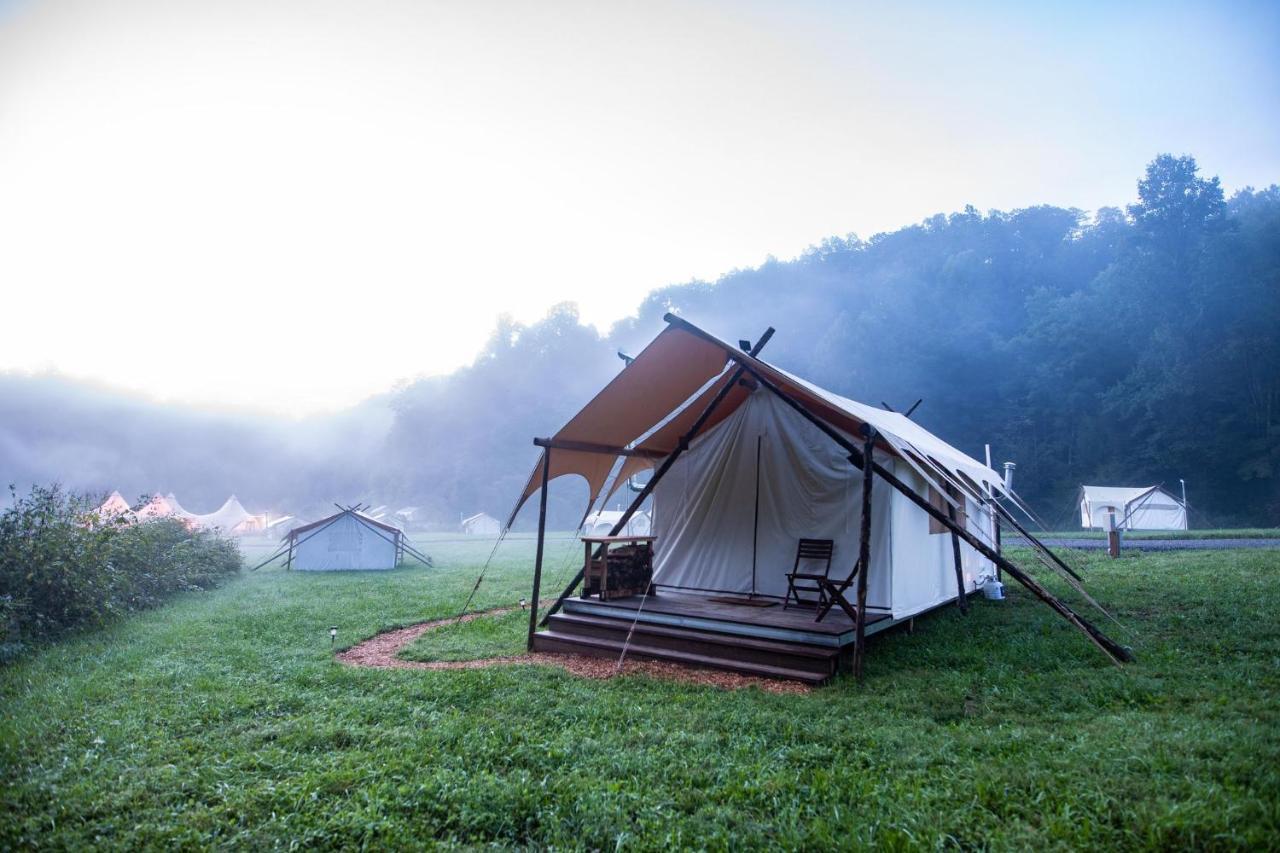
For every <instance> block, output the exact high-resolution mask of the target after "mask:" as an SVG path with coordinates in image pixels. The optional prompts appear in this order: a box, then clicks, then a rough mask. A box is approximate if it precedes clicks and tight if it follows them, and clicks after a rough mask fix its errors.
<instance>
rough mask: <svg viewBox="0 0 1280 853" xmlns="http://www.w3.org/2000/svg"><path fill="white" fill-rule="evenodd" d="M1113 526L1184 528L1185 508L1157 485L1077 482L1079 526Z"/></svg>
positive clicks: (1185, 524) (1122, 528)
mask: <svg viewBox="0 0 1280 853" xmlns="http://www.w3.org/2000/svg"><path fill="white" fill-rule="evenodd" d="M1112 514H1114V515H1115V520H1116V529H1117V530H1186V529H1187V508H1186V507H1185V506H1183V505H1182V502H1181V501H1179V500H1178V499H1177V498H1175V497H1174V496H1173V495H1171V494H1169V493H1168V492H1166V491H1165V490H1164V489H1162V488H1160V487H1159V486H1141V487H1138V488H1128V487H1125V486H1081V487H1080V526H1081V527H1086V528H1093V527H1096V528H1100V529H1102V530H1109V529H1110V528H1111V516H1112Z"/></svg>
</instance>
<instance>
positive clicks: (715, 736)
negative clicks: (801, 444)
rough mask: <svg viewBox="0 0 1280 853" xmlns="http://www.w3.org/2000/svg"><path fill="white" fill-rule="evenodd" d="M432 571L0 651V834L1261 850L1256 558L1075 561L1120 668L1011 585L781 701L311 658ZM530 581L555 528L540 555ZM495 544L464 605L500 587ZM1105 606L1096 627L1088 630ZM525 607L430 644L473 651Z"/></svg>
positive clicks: (482, 600)
mask: <svg viewBox="0 0 1280 853" xmlns="http://www.w3.org/2000/svg"><path fill="white" fill-rule="evenodd" d="M423 544H424V546H425V547H426V548H427V549H428V550H429V552H430V553H431V554H432V556H433V557H434V558H435V562H436V566H437V568H436V569H434V570H423V569H421V568H408V569H402V570H398V571H394V572H389V573H381V574H376V575H373V574H361V573H335V574H326V575H320V574H315V575H308V574H300V573H285V572H282V571H279V570H276V569H265V570H263V571H261V572H258V573H254V574H248V575H246V576H244V577H243V578H241V579H239V580H236V581H233V582H231V583H230V584H229V585H228V586H226V587H225V588H223V589H220V590H218V591H216V592H213V593H205V594H193V595H187V596H184V597H182V598H180V599H179V600H178V601H176V602H175V603H174V604H172V605H169V606H166V607H164V608H162V609H160V610H157V611H154V612H151V613H147V614H145V615H142V616H140V617H137V618H135V619H132V620H130V621H128V622H126V623H123V624H120V625H118V626H116V627H114V628H112V629H109V630H106V631H102V632H98V633H95V634H92V635H86V636H82V637H79V638H76V639H72V640H69V641H66V642H64V643H62V644H60V645H57V646H55V647H51V648H48V649H44V650H41V651H37V652H35V653H33V654H31V655H29V656H27V657H26V658H25V659H23V660H21V661H20V662H18V663H17V664H15V665H11V666H9V667H7V668H4V669H2V670H0V705H2V706H3V719H2V720H0V773H3V779H4V785H3V789H2V791H0V848H5V849H7V848H13V847H24V846H48V847H58V848H75V847H85V846H112V847H129V848H134V847H160V846H166V847H168V846H181V847H205V846H218V847H252V848H259V847H309V846H317V847H324V848H335V847H357V846H379V847H380V846H392V847H401V848H407V847H418V846H421V844H422V843H423V842H424V841H427V840H438V841H441V842H445V843H455V844H460V845H474V844H484V843H496V844H500V845H535V846H547V845H556V846H564V847H596V848H604V847H609V848H649V849H653V848H666V847H671V846H705V847H713V848H728V847H730V846H753V847H760V846H779V845H780V846H784V847H827V846H840V847H860V846H876V847H889V848H904V849H905V848H931V847H939V846H962V847H996V848H1004V849H1022V848H1026V847H1041V848H1043V847H1088V848H1094V849H1114V848H1146V849H1156V848H1162V849H1165V848H1170V847H1195V848H1219V849H1229V848H1242V847H1254V848H1263V847H1275V846H1276V844H1277V839H1278V838H1280V731H1278V726H1280V620H1277V618H1276V615H1275V614H1276V613H1277V612H1278V610H1280V551H1266V550H1264V551H1247V552H1246V551H1220V552H1180V553H1172V554H1140V555H1139V554H1135V555H1134V556H1131V557H1126V558H1124V559H1121V560H1117V561H1108V560H1106V559H1105V557H1103V556H1101V555H1094V556H1091V557H1084V558H1082V559H1084V560H1085V561H1086V563H1087V568H1086V571H1087V576H1088V578H1089V580H1090V586H1091V588H1092V590H1093V591H1094V592H1095V594H1096V595H1097V596H1098V598H1099V599H1100V600H1102V601H1103V602H1104V603H1108V604H1110V605H1112V606H1113V608H1114V612H1115V615H1116V616H1117V618H1118V619H1119V620H1120V621H1121V622H1122V623H1124V625H1125V626H1127V629H1125V630H1121V629H1119V628H1117V627H1116V626H1115V625H1114V624H1111V625H1110V627H1108V628H1107V630H1109V631H1111V632H1112V633H1113V634H1114V635H1115V636H1117V637H1118V638H1119V639H1121V640H1123V641H1124V642H1126V643H1129V644H1131V645H1132V646H1133V647H1134V649H1135V651H1136V653H1137V654H1138V657H1139V662H1138V663H1137V664H1135V665H1132V666H1130V667H1128V668H1126V669H1125V670H1123V671H1121V670H1119V669H1117V668H1115V667H1113V666H1111V665H1110V664H1109V663H1107V662H1106V660H1105V659H1104V658H1103V657H1102V656H1101V654H1099V653H1098V652H1097V651H1096V650H1095V649H1094V648H1093V647H1091V646H1090V645H1089V644H1088V643H1087V642H1085V641H1084V640H1083V639H1082V638H1081V637H1080V636H1079V635H1078V634H1076V633H1075V632H1073V631H1071V630H1070V629H1069V628H1068V627H1067V626H1066V625H1065V624H1064V623H1063V622H1062V621H1061V620H1060V619H1059V618H1057V617H1056V616H1054V615H1053V614H1052V613H1051V612H1049V611H1048V610H1047V609H1046V608H1044V607H1043V606H1040V605H1038V604H1037V603H1035V602H1034V601H1032V600H1030V599H1029V597H1028V596H1026V595H1024V594H1023V593H1022V592H1021V590H1019V589H1012V590H1011V591H1010V597H1009V599H1008V600H1006V601H1004V602H998V603H997V602H986V601H978V600H975V601H974V606H973V608H972V611H971V614H970V616H969V617H968V618H967V619H966V618H962V617H961V616H960V615H959V614H958V613H956V612H955V611H953V610H947V611H945V612H940V613H937V614H935V615H932V616H929V617H927V618H924V619H922V620H919V622H918V623H917V629H916V631H915V633H914V634H912V635H909V634H907V633H905V632H901V631H895V632H890V633H887V634H884V635H880V636H877V637H875V638H873V640H872V644H871V648H870V649H869V658H868V677H867V680H866V682H865V684H863V685H861V686H859V685H857V684H855V683H853V682H852V681H851V680H849V679H847V678H842V679H840V680H838V681H837V682H836V683H835V684H834V685H833V686H831V687H828V688H824V689H822V690H819V691H816V692H813V693H811V694H808V695H801V696H791V695H774V694H766V693H763V692H760V691H758V690H745V691H740V692H732V693H731V692H722V691H718V690H716V689H713V688H705V687H696V686H690V685H685V684H677V683H671V682H661V681H653V680H649V679H645V678H640V677H628V678H624V679H618V680H614V681H608V682H599V681H587V680H579V679H576V678H574V677H573V676H570V675H568V674H566V673H564V672H561V671H559V670H557V669H551V668H538V667H526V666H515V667H502V668H493V669H482V670H467V671H444V672H426V671H404V670H395V671H389V670H358V669H351V668H347V667H344V666H342V665H340V664H338V663H336V662H334V660H333V657H332V649H331V647H330V641H329V636H328V628H329V626H331V625H334V626H337V627H338V631H339V634H338V646H339V647H341V646H345V645H350V644H353V643H355V642H357V641H359V640H361V639H363V638H365V637H368V636H370V635H372V634H373V633H375V632H377V631H378V630H380V629H383V628H386V627H391V626H397V625H404V624H409V623H412V622H416V621H420V620H423V619H427V618H433V617H441V616H446V615H450V614H452V613H455V612H457V609H458V607H459V606H460V605H461V603H462V601H463V600H464V599H465V598H466V595H467V593H468V591H469V590H470V589H471V586H472V584H473V582H474V580H475V575H476V570H477V567H478V564H479V563H480V562H482V561H483V559H484V557H485V555H486V554H487V547H486V545H487V544H488V543H468V542H450V541H441V540H436V541H428V542H425V543H423ZM551 546H552V547H551V558H550V559H549V561H548V562H549V567H548V569H547V574H548V581H547V587H548V588H551V587H553V586H554V585H555V584H554V581H555V580H556V579H557V573H559V572H561V570H564V572H563V573H562V574H561V577H562V578H564V579H567V575H568V571H569V570H571V569H572V560H573V559H574V557H575V556H576V555H577V546H576V544H574V543H573V542H572V541H570V540H564V539H557V540H556V541H554V542H552V543H551ZM531 555H532V542H531V541H529V540H518V541H514V542H510V543H506V544H504V546H503V548H502V549H501V550H500V551H499V554H498V558H497V560H496V561H495V564H494V566H493V567H492V568H491V570H490V572H489V575H488V576H487V578H486V580H485V583H484V584H483V585H482V586H481V587H480V590H479V592H478V593H477V604H478V606H481V607H490V606H495V605H499V604H508V603H512V602H514V601H516V600H517V599H518V598H519V597H521V596H522V595H526V594H527V586H528V578H529V568H528V567H529V563H530V558H531ZM1100 621H1105V620H1100ZM522 630H523V622H522V620H520V619H518V618H507V619H500V620H495V621H494V622H492V623H486V622H485V620H477V621H476V622H473V623H470V625H469V626H461V627H459V628H457V629H455V630H453V631H451V632H442V633H440V634H429V635H426V636H425V637H424V638H423V639H422V640H420V641H419V643H418V644H417V646H415V648H414V649H413V654H414V656H417V657H436V658H450V657H457V656H459V655H480V654H494V653H500V652H504V651H509V650H510V649H511V647H512V644H513V643H514V644H515V645H516V646H517V647H518V645H519V636H520V632H521V631H522Z"/></svg>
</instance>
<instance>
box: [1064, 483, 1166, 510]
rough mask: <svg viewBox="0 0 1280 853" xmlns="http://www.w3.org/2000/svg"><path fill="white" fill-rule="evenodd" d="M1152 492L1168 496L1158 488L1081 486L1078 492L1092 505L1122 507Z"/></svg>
mask: <svg viewBox="0 0 1280 853" xmlns="http://www.w3.org/2000/svg"><path fill="white" fill-rule="evenodd" d="M1154 491H1160V492H1163V493H1164V494H1166V495H1168V496H1169V497H1170V498H1172V499H1173V500H1174V501H1176V500H1177V498H1174V497H1173V495H1170V494H1169V493H1168V492H1166V491H1165V490H1164V489H1161V488H1160V487H1159V486H1081V487H1080V492H1081V496H1082V498H1083V499H1084V500H1086V501H1088V502H1089V503H1093V504H1103V505H1112V504H1114V505H1116V506H1124V505H1126V504H1128V503H1131V502H1133V501H1136V500H1137V499H1138V498H1141V497H1143V496H1144V495H1147V494H1149V493H1151V492H1154Z"/></svg>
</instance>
